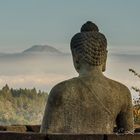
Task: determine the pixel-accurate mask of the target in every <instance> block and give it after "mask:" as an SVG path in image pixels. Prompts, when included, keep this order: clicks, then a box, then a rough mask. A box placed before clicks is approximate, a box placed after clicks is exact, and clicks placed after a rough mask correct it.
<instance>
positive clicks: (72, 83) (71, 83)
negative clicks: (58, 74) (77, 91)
mask: <svg viewBox="0 0 140 140" xmlns="http://www.w3.org/2000/svg"><path fill="white" fill-rule="evenodd" d="M77 82H78V78H76V77H75V78H72V79H68V80H65V81H63V82H60V83H58V84H56V85H55V86H54V87H53V88H52V90H51V92H50V94H49V95H51V96H56V95H57V96H59V95H61V96H62V95H63V94H66V93H67V92H70V91H71V90H72V89H73V88H75V87H76V86H77Z"/></svg>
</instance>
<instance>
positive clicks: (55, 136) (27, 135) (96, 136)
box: [0, 131, 140, 140]
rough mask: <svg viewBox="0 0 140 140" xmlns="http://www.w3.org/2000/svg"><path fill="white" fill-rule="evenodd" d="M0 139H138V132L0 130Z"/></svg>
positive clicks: (139, 136) (139, 137) (139, 138)
mask: <svg viewBox="0 0 140 140" xmlns="http://www.w3.org/2000/svg"><path fill="white" fill-rule="evenodd" d="M0 140H140V134H135V135H130V134H128V135H115V134H110V135H102V134H48V135H45V134H39V133H15V132H4V131H3V132H0Z"/></svg>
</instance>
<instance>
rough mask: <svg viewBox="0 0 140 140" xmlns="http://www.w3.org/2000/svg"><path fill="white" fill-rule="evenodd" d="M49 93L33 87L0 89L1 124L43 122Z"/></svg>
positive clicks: (6, 86)
mask: <svg viewBox="0 0 140 140" xmlns="http://www.w3.org/2000/svg"><path fill="white" fill-rule="evenodd" d="M47 98H48V94H47V93H45V92H42V91H40V90H39V91H37V90H36V89H35V88H33V89H26V88H25V89H21V88H20V89H13V88H9V86H8V85H7V84H6V85H5V86H4V87H3V88H2V89H0V125H11V124H41V121H42V117H43V113H44V109H45V104H46V101H47Z"/></svg>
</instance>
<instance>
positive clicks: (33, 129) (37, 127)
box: [26, 125, 40, 133]
mask: <svg viewBox="0 0 140 140" xmlns="http://www.w3.org/2000/svg"><path fill="white" fill-rule="evenodd" d="M26 128H27V132H36V133H37V132H39V131H40V125H26Z"/></svg>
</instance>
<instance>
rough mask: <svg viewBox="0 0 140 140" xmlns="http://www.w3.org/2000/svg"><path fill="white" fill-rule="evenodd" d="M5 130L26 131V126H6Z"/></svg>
mask: <svg viewBox="0 0 140 140" xmlns="http://www.w3.org/2000/svg"><path fill="white" fill-rule="evenodd" d="M6 131H12V132H26V131H27V128H26V126H7V127H6Z"/></svg>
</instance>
